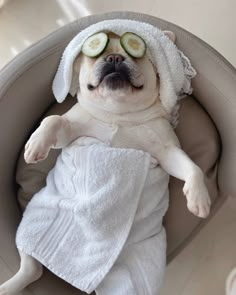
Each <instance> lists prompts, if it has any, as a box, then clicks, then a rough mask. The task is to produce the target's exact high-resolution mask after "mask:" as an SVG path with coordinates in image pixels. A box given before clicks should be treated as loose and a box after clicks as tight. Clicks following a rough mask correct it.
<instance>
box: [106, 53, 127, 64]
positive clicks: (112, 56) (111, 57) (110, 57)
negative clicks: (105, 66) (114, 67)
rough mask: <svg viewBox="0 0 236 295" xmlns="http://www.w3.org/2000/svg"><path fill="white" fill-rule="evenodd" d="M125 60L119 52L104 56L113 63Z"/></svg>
mask: <svg viewBox="0 0 236 295" xmlns="http://www.w3.org/2000/svg"><path fill="white" fill-rule="evenodd" d="M124 60H125V58H124V56H122V55H121V54H109V55H108V56H106V58H105V61H106V62H109V63H113V64H120V63H122V62H123V61H124Z"/></svg>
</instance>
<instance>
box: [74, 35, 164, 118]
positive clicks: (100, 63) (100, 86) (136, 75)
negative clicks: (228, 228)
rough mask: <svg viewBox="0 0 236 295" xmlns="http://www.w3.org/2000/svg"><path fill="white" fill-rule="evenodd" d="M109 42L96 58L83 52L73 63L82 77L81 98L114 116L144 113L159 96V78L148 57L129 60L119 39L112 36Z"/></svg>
mask: <svg viewBox="0 0 236 295" xmlns="http://www.w3.org/2000/svg"><path fill="white" fill-rule="evenodd" d="M108 36H109V39H110V42H109V44H108V46H107V48H106V50H105V51H104V52H103V53H102V54H101V55H100V56H99V57H97V58H91V57H87V56H85V55H83V54H82V53H81V54H80V56H79V57H78V58H77V60H76V61H75V63H74V70H75V71H76V72H77V73H78V75H79V92H78V98H82V99H83V101H85V102H87V103H89V104H90V106H91V105H94V107H96V108H99V109H102V110H106V111H109V112H113V113H126V112H134V111H140V110H143V109H145V108H147V107H149V106H151V105H152V104H153V103H154V102H155V101H156V100H157V99H158V97H159V79H158V76H157V75H156V73H155V70H154V67H153V65H152V63H151V62H150V61H149V59H148V58H147V56H146V55H145V56H144V57H142V58H132V57H130V56H129V55H128V54H127V53H126V52H125V51H124V49H123V48H122V46H121V44H120V37H119V36H117V35H115V34H113V33H109V34H108Z"/></svg>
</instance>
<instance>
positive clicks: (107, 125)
mask: <svg viewBox="0 0 236 295" xmlns="http://www.w3.org/2000/svg"><path fill="white" fill-rule="evenodd" d="M111 41H112V40H111ZM115 44H116V46H115ZM114 46H115V48H116V50H115V51H114ZM107 50H108V51H109V50H110V52H117V50H118V51H119V53H122V54H125V53H124V52H122V49H121V48H118V49H117V42H116V41H115V40H113V42H110V44H109V47H108V49H107ZM104 54H106V53H104ZM95 62H96V60H94V59H93V60H91V59H89V58H85V57H83V59H82V60H80V66H79V67H78V68H77V69H75V70H76V71H77V74H78V78H79V80H80V90H79V92H78V100H79V102H78V103H77V104H76V105H75V106H74V107H73V108H72V109H71V110H69V111H68V112H67V113H66V114H64V115H63V116H57V115H54V116H50V117H48V118H46V119H44V120H43V121H42V123H41V125H40V127H39V128H38V129H37V130H36V131H35V132H34V133H33V134H32V136H31V137H30V139H29V141H28V142H27V144H26V146H25V160H26V162H27V163H36V162H38V161H40V160H43V159H45V158H46V157H47V155H48V152H49V150H50V149H51V148H63V147H66V146H67V145H68V144H69V143H71V142H72V141H73V140H75V139H76V138H78V137H80V136H83V135H85V136H91V137H95V138H97V139H99V140H101V141H103V142H105V143H110V144H111V146H113V147H122V148H135V149H141V150H144V151H146V152H148V153H150V154H151V155H152V156H153V157H154V158H156V159H157V160H158V162H159V163H160V165H161V167H162V168H163V169H164V170H165V171H166V172H167V173H168V174H170V175H172V176H174V177H177V178H179V179H181V180H183V181H184V182H185V184H184V188H183V192H184V194H185V196H186V199H187V206H188V209H189V210H190V211H191V212H192V213H193V214H195V215H196V216H198V217H202V218H205V217H207V215H208V214H209V210H210V203H211V202H210V198H209V195H208V192H207V189H206V186H205V183H204V177H203V173H202V171H201V170H200V168H199V167H198V166H196V165H195V164H194V163H193V162H192V161H191V159H190V158H189V157H188V156H187V155H186V154H185V152H184V151H183V150H181V148H180V145H179V141H178V139H177V137H176V135H175V133H174V131H173V129H172V127H171V125H170V122H169V116H168V114H167V112H166V110H165V108H163V106H162V104H161V100H160V99H159V97H158V89H159V82H158V80H157V78H156V75H155V72H154V71H153V70H150V69H151V67H152V65H151V63H150V61H149V60H148V59H146V58H144V59H143V60H142V61H137V62H136V65H137V67H138V69H139V71H140V75H141V76H142V75H143V77H144V88H143V90H135V91H134V90H133V89H132V87H129V88H125V89H120V91H117V92H116V93H113V92H112V91H111V90H109V89H106V91H103V90H102V89H101V88H105V85H98V86H97V89H96V90H95V91H93V92H89V90H88V89H87V83H88V82H91V80H92V81H94V80H93V79H94V77H93V70H94V66H95ZM141 76H139V78H140V77H141ZM137 79H138V76H137ZM100 87H101V88H100ZM154 93H156V95H154ZM127 109H128V111H126V112H125V110H127ZM114 131H115V135H114ZM21 259H22V260H21V268H20V270H19V272H18V273H17V274H16V275H15V276H14V277H13V278H12V279H10V280H9V281H8V282H6V283H5V284H3V285H2V286H0V295H10V294H15V293H16V292H18V291H20V290H21V289H23V288H24V287H25V286H26V285H28V284H29V283H30V282H32V281H34V280H36V279H37V278H38V277H40V275H41V270H42V269H41V267H40V266H39V265H38V263H37V262H36V260H34V259H32V258H31V257H30V256H28V255H26V254H22V253H21ZM26 266H27V267H26ZM26 269H27V272H26ZM120 284H122V281H121V282H120ZM99 294H100V293H99ZM123 294H124V295H125V294H127V293H123ZM129 294H131V293H129ZM152 295H154V294H152Z"/></svg>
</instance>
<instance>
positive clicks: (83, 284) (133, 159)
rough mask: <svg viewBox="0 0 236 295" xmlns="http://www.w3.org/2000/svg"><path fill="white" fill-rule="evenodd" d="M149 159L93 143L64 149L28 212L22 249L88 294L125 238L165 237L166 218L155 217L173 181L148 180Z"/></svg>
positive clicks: (20, 243)
mask: <svg viewBox="0 0 236 295" xmlns="http://www.w3.org/2000/svg"><path fill="white" fill-rule="evenodd" d="M80 143H82V144H83V145H80ZM150 158H151V157H150V155H149V154H148V153H145V152H143V151H140V150H133V149H120V148H112V147H109V146H107V145H105V144H103V143H101V142H99V141H98V140H95V139H89V138H87V140H86V141H84V140H83V138H81V139H79V140H77V141H76V142H74V143H72V144H71V145H70V146H68V147H66V148H65V149H63V151H62V153H61V155H60V156H59V157H58V160H57V162H56V165H55V167H54V168H53V169H52V170H51V171H50V173H49V174H48V177H47V182H46V186H45V187H44V188H43V189H41V190H40V191H39V192H38V193H37V194H36V195H34V197H33V198H32V200H31V201H30V202H29V204H28V206H27V207H26V210H25V212H24V215H23V219H22V222H21V223H20V225H19V228H18V230H17V236H16V245H17V247H18V249H19V250H21V251H23V252H25V253H27V254H28V255H31V256H33V257H34V258H36V259H37V260H38V261H40V262H41V263H42V264H43V265H45V266H46V267H47V268H48V269H50V270H51V271H52V272H53V273H55V274H56V275H57V276H59V277H61V278H62V279H64V280H66V281H67V282H69V283H70V284H72V285H74V286H75V287H77V288H79V289H81V290H83V291H86V292H87V293H91V292H92V291H93V290H94V289H95V288H96V287H97V286H98V285H99V283H100V282H101V281H102V280H103V278H104V277H105V276H106V274H107V273H108V272H109V270H110V269H111V267H112V266H113V264H114V263H115V261H116V259H117V257H118V255H119V254H120V252H121V251H122V248H123V247H124V244H125V243H126V241H127V239H128V237H129V241H130V242H132V241H133V242H134V241H137V240H140V239H145V238H147V237H148V236H150V235H153V234H155V233H157V232H158V231H160V227H157V225H156V222H158V224H159V223H160V224H161V222H160V220H162V215H163V214H161V216H160V218H159V219H158V218H157V219H155V218H154V215H155V214H154V215H152V214H150V212H153V210H155V209H156V205H157V204H159V203H162V202H161V200H162V199H163V193H164V194H166V191H167V185H168V177H167V178H166V176H163V173H162V174H158V173H157V174H156V176H154V175H153V174H152V175H150V176H149V177H148V180H149V181H148V182H147V175H149V169H150V164H151V161H150ZM158 175H159V176H158ZM165 175H166V174H165ZM163 177H164V178H163ZM158 179H159V183H158ZM164 179H165V181H163V180H164ZM158 185H159V188H160V189H159V191H158V192H157V191H156V190H157V186H158ZM142 196H143V197H142ZM141 197H142V199H143V200H142V201H140V200H141ZM140 202H141V203H140ZM140 206H141V207H140ZM161 206H162V205H161ZM164 207H165V210H166V207H167V206H166V204H165V206H164ZM136 213H137V214H136ZM149 215H152V216H151V217H150V218H151V219H148V218H147V217H148V216H149ZM144 219H145V220H147V223H146V225H145V224H143V225H142V220H144ZM155 220H156V221H155ZM134 221H135V222H136V224H141V227H140V231H139V230H138V229H137V228H135V226H134V225H133V223H134ZM131 227H132V228H134V230H133V231H132V234H131V233H130V231H131ZM140 235H141V236H140Z"/></svg>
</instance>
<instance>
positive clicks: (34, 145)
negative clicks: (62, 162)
mask: <svg viewBox="0 0 236 295" xmlns="http://www.w3.org/2000/svg"><path fill="white" fill-rule="evenodd" d="M51 146H52V144H51V143H50V142H48V141H47V140H46V139H45V138H43V137H42V136H40V133H34V134H32V136H31V137H30V139H29V140H28V142H27V143H26V145H25V153H24V158H25V161H26V163H28V164H29V163H37V162H39V161H42V160H44V159H46V158H47V156H48V153H49V150H50V148H51Z"/></svg>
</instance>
